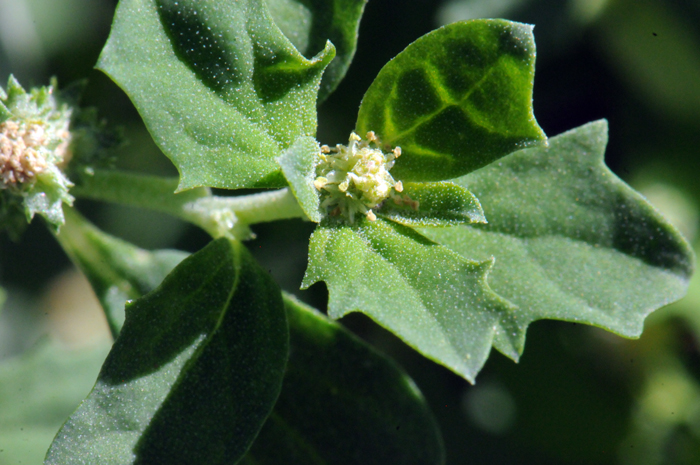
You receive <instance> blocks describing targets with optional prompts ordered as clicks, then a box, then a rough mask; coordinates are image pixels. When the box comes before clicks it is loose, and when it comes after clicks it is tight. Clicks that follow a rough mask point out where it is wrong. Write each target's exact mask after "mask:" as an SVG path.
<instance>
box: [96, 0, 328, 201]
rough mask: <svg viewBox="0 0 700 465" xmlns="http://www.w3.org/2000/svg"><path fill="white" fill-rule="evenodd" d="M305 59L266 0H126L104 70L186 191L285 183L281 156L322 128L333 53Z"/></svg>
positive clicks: (121, 5)
mask: <svg viewBox="0 0 700 465" xmlns="http://www.w3.org/2000/svg"><path fill="white" fill-rule="evenodd" d="M318 52H319V54H318V55H317V56H316V57H315V58H313V59H311V60H307V59H306V58H304V57H303V56H302V55H301V54H300V53H299V52H298V51H297V50H296V48H294V46H293V45H292V44H291V42H289V40H288V39H287V38H286V37H285V36H284V34H282V32H281V31H280V30H279V28H278V27H277V26H276V25H275V23H274V21H273V20H272V18H271V17H270V14H269V13H268V11H267V7H266V6H265V2H264V1H261V0H240V1H235V2H230V1H229V2H221V1H216V0H177V1H175V0H123V1H121V2H120V3H119V6H118V8H117V12H116V14H115V19H114V24H113V26H112V31H111V34H110V37H109V40H108V41H107V44H106V45H105V48H104V50H103V51H102V55H101V56H100V60H99V63H98V67H99V68H100V69H101V70H103V71H104V72H106V73H107V74H108V75H109V76H110V77H112V78H113V79H114V80H115V81H116V82H117V84H119V85H120V86H121V87H122V88H123V89H124V90H125V91H126V93H127V94H128V95H129V97H130V98H131V100H132V101H133V102H134V105H136V108H138V110H139V112H140V113H141V116H142V117H143V119H144V121H145V122H146V125H147V126H148V128H149V130H150V131H151V134H152V135H153V138H154V139H155V141H156V143H157V144H158V145H159V146H160V148H161V149H162V150H163V152H164V153H165V154H166V155H167V156H168V157H169V158H170V159H171V160H172V161H173V163H174V164H175V166H176V167H177V168H178V170H179V171H180V176H181V179H180V186H179V189H187V188H191V187H196V186H211V187H222V188H241V187H275V186H277V187H279V186H282V185H284V179H283V177H282V176H281V174H280V172H279V166H277V163H276V160H275V159H276V157H277V156H278V155H279V154H280V153H281V152H282V151H283V150H284V149H285V148H287V147H288V146H289V145H290V144H291V143H292V142H294V141H295V140H296V139H297V138H298V137H300V136H313V135H315V133H316V95H317V92H318V88H319V82H320V80H321V74H322V73H323V70H324V68H325V67H326V65H327V64H328V63H329V62H330V60H331V59H332V58H333V56H334V49H333V47H332V45H330V44H327V45H326V46H325V48H323V50H319V51H318Z"/></svg>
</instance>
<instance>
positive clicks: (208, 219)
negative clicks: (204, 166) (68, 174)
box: [71, 170, 307, 240]
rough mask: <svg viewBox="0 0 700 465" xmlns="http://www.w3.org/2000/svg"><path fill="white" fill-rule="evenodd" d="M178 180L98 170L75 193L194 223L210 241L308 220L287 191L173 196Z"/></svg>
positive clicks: (200, 191) (200, 190) (247, 235)
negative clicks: (279, 223) (253, 227)
mask: <svg viewBox="0 0 700 465" xmlns="http://www.w3.org/2000/svg"><path fill="white" fill-rule="evenodd" d="M177 184H178V182H177V179H176V178H163V177H158V176H146V175H140V174H132V173H127V172H123V171H114V170H96V171H95V172H94V174H92V175H90V176H85V177H84V178H83V179H82V182H81V183H80V184H79V185H76V186H75V187H74V188H72V189H71V194H73V195H75V196H76V197H80V198H85V199H92V200H102V201H106V202H115V203H121V204H124V205H129V206H132V207H140V208H147V209H150V210H156V211H160V212H163V213H167V214H170V215H173V216H175V217H177V218H180V219H182V220H184V221H188V222H190V223H193V224H195V225H197V226H199V227H201V228H202V229H204V230H205V231H206V232H208V233H209V234H210V235H211V236H212V237H214V238H217V237H222V236H226V237H230V238H234V239H239V240H243V239H249V238H251V237H253V234H252V233H251V231H250V229H249V228H248V226H249V225H251V224H255V223H263V222H268V221H275V220H282V219H289V218H303V219H307V218H306V215H305V214H304V212H303V210H302V209H301V207H300V206H299V203H298V202H297V200H296V198H295V197H294V195H293V194H292V193H291V192H290V190H289V189H286V188H285V189H280V190H275V191H270V192H262V193H259V194H252V195H244V196H234V197H219V196H213V195H212V194H211V191H210V190H209V189H208V188H204V187H199V188H195V189H191V190H188V191H184V192H179V193H174V191H175V189H177Z"/></svg>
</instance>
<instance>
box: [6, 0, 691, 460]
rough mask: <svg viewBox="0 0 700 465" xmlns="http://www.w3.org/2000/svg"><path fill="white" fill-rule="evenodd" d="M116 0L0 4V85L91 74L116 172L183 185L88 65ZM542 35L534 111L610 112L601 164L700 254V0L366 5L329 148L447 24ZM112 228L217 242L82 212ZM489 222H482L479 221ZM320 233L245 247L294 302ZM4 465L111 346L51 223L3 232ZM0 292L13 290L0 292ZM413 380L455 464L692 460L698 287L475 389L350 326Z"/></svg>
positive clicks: (50, 425)
mask: <svg viewBox="0 0 700 465" xmlns="http://www.w3.org/2000/svg"><path fill="white" fill-rule="evenodd" d="M116 3H117V2H116V0H0V83H2V86H3V87H4V86H5V83H6V82H7V77H8V76H9V74H10V73H12V74H14V75H15V76H16V77H17V78H18V79H19V80H20V82H21V83H22V84H23V85H25V87H29V86H31V85H44V84H46V83H47V82H48V79H49V78H50V77H51V76H57V77H58V80H59V83H62V84H64V85H65V84H68V83H70V82H72V81H75V80H80V79H88V80H89V84H88V86H87V89H86V92H85V95H84V102H83V103H84V104H85V105H89V106H95V107H97V108H98V109H99V112H100V115H101V116H102V117H103V118H105V119H107V120H108V121H109V123H110V124H111V125H114V126H122V127H123V128H124V131H125V133H126V137H127V139H128V141H129V143H128V144H127V145H126V146H124V147H122V148H120V149H119V154H118V156H119V159H118V160H119V161H118V166H119V167H120V168H124V169H131V170H138V171H142V172H148V173H154V174H162V175H174V174H176V171H175V170H174V168H173V167H172V165H171V164H170V162H169V161H168V160H167V159H166V158H165V157H164V156H163V155H162V154H161V153H160V152H159V150H158V149H157V147H155V145H154V144H153V142H152V141H151V139H150V136H149V135H148V133H147V131H146V130H145V128H144V126H143V124H142V122H141V120H140V119H139V117H138V114H137V112H136V111H135V109H134V108H133V106H132V105H131V103H130V102H129V100H128V99H127V98H126V96H125V95H124V94H123V93H122V92H121V91H120V90H119V88H117V86H116V85H114V84H113V83H111V81H109V79H107V78H106V77H105V76H104V75H102V74H101V73H100V72H97V71H95V70H93V69H92V67H93V65H94V63H95V61H96V59H97V56H98V54H99V52H100V49H101V47H102V45H103V44H104V42H105V40H106V38H107V34H108V32H109V25H110V22H111V18H112V15H113V12H114V8H115V6H116ZM480 17H501V18H506V19H511V20H517V21H522V22H527V23H531V24H535V25H536V28H535V38H536V41H537V50H538V54H537V73H536V79H535V91H534V106H535V115H536V116H537V118H538V121H539V122H540V125H541V126H542V127H543V129H544V130H545V132H546V133H547V134H548V135H549V136H553V135H556V134H558V133H561V132H563V131H566V130H568V129H572V128H574V127H576V126H579V125H581V124H583V123H586V122H589V121H592V120H595V119H599V118H607V119H608V121H609V122H610V143H609V145H608V150H607V155H606V159H607V162H608V164H609V166H610V167H611V168H612V169H613V170H614V171H615V172H616V173H617V174H618V175H619V176H620V177H621V178H622V179H624V180H625V181H627V182H629V183H630V184H631V185H632V186H633V187H635V188H637V189H638V190H640V191H641V192H642V193H643V194H644V195H646V196H647V198H648V199H649V200H650V201H651V202H652V203H653V204H654V205H655V206H656V207H657V208H658V209H659V210H661V211H662V212H663V213H664V214H666V215H667V216H668V217H669V218H670V219H671V221H672V222H673V223H674V224H676V226H678V227H679V228H680V229H681V231H682V232H683V233H684V234H685V236H686V237H687V238H688V240H689V241H690V242H691V243H693V244H694V246H695V249H696V251H697V250H698V245H700V243H699V242H698V240H697V228H698V205H699V204H700V182H698V181H697V178H698V174H700V156H698V155H699V154H698V147H700V27H698V24H700V2H698V1H697V0H668V1H664V0H447V1H436V0H411V1H406V0H370V2H369V4H368V5H367V8H366V14H365V17H364V19H363V21H362V24H361V27H360V39H359V46H358V51H357V55H356V58H355V61H354V63H353V64H352V66H351V68H350V71H349V73H348V75H347V77H346V79H345V80H344V81H343V83H342V84H341V85H340V87H339V88H338V90H337V91H336V92H335V94H333V95H332V96H331V97H330V98H329V99H328V101H327V102H326V103H324V104H323V106H322V107H321V108H320V114H319V140H321V141H322V142H323V143H328V144H335V143H337V142H339V141H344V140H346V139H347V135H348V133H349V132H350V131H351V130H352V129H353V127H354V122H355V117H356V114H357V108H358V106H359V103H360V100H361V98H362V95H363V93H364V91H365V90H366V89H367V87H368V86H369V84H370V83H371V82H372V80H373V79H374V77H375V76H376V74H377V72H378V71H379V69H380V68H381V67H382V65H383V64H385V63H386V62H387V61H388V60H389V59H391V58H392V57H393V56H395V55H396V54H397V53H399V52H400V51H401V50H403V48H404V47H406V45H408V44H409V43H410V42H411V41H413V40H415V39H416V38H418V37H419V36H421V35H423V34H425V33H427V32H429V31H430V30H432V29H434V28H436V27H438V26H440V25H442V24H447V23H450V22H453V21H458V20H464V19H470V18H480ZM77 206H78V208H80V209H81V211H83V212H84V213H85V214H86V215H87V216H88V217H89V218H90V219H91V220H92V221H94V222H95V223H97V224H98V225H99V226H100V227H102V228H104V229H105V230H107V231H108V232H110V233H112V234H114V235H116V236H119V237H121V238H124V239H127V240H130V241H133V242H134V243H136V244H137V245H139V246H141V247H145V248H164V247H174V248H179V249H184V250H189V251H195V250H197V249H199V248H200V247H202V246H203V245H204V244H205V243H206V241H207V236H206V235H205V234H204V233H203V232H201V231H199V230H197V229H195V228H193V227H190V226H188V225H185V224H183V223H181V222H179V221H177V220H173V219H171V218H169V217H167V216H163V215H159V214H154V213H152V212H143V211H139V210H134V209H130V208H125V207H117V206H112V205H101V204H96V203H90V202H80V201H79V202H78V203H77ZM487 214H488V212H487ZM311 230H312V227H311V225H310V224H305V223H302V222H299V221H288V222H279V223H274V224H269V225H260V226H258V227H256V228H255V231H256V233H257V234H258V239H256V240H255V241H252V242H250V243H248V246H249V248H250V250H251V251H252V252H253V254H254V255H255V256H256V257H257V258H258V259H259V260H260V262H261V263H262V264H263V266H264V267H265V268H267V269H269V270H270V271H271V272H272V274H273V275H274V276H275V278H276V279H277V280H278V282H279V283H280V285H281V286H282V287H283V288H284V289H286V290H288V291H291V292H295V293H297V295H299V296H300V297H301V298H302V299H303V300H305V301H307V302H309V303H311V304H313V305H315V306H316V307H318V308H320V309H324V306H325V300H326V298H327V296H326V291H325V288H324V287H323V286H322V285H316V286H314V287H313V288H312V289H310V290H309V291H305V292H301V291H298V286H299V283H300V282H301V277H302V276H303V272H304V269H305V264H306V262H305V260H306V248H307V241H308V236H309V234H310V233H311ZM0 285H1V286H2V287H3V288H4V290H5V294H6V296H5V297H6V299H5V303H4V306H3V308H2V311H0V465H4V464H17V463H24V464H39V463H41V460H42V457H43V454H44V452H45V450H46V448H47V447H48V444H49V442H50V441H51V438H52V436H53V434H55V431H56V430H57V429H58V428H59V426H60V424H61V423H62V421H63V420H64V419H65V417H66V416H67V415H69V414H70V412H71V411H72V410H73V409H74V408H75V406H77V403H78V402H79V401H80V399H81V398H82V397H84V396H85V395H86V393H87V392H88V391H89V389H90V387H91V385H92V383H93V382H94V379H95V377H96V375H97V371H98V370H99V366H100V364H101V360H103V359H104V356H105V353H106V350H108V348H109V340H108V333H107V330H106V325H105V323H104V321H103V319H102V318H101V314H100V312H99V309H98V308H97V304H96V302H95V299H94V297H92V295H91V293H90V290H89V287H88V286H87V284H86V283H85V281H84V280H82V279H81V278H80V276H79V275H78V274H77V273H76V272H75V271H74V270H73V268H72V267H71V265H70V262H69V261H68V259H67V258H66V256H65V255H64V254H63V252H62V251H61V250H60V248H59V247H58V245H57V243H56V242H55V240H54V239H53V237H52V236H51V235H50V234H49V233H48V232H47V231H46V230H45V228H44V226H43V224H41V221H38V220H37V221H35V222H34V223H33V224H32V225H31V226H30V228H29V229H28V230H27V232H26V233H25V235H24V236H23V238H22V239H21V241H20V242H18V243H13V242H11V241H10V240H9V239H8V238H7V237H2V238H0ZM0 298H2V296H0ZM344 322H345V323H346V325H347V326H349V327H351V328H352V329H353V330H355V331H356V332H357V333H358V334H360V335H361V336H362V337H364V338H365V339H367V340H369V341H371V342H372V343H373V344H375V345H376V346H377V347H379V348H380V349H381V350H383V351H384V352H386V353H388V354H390V355H391V356H393V357H394V358H396V359H397V360H398V361H399V363H400V364H401V365H403V366H404V368H405V369H406V370H407V371H408V372H409V373H410V374H411V376H413V378H414V379H415V380H416V382H417V384H418V385H419V386H420V387H421V389H422V390H423V392H424V393H425V395H426V396H427V398H428V400H429V402H430V403H431V405H432V407H433V411H434V412H435V415H436V417H437V418H438V421H439V423H440V425H441V428H442V433H443V436H444V439H445V444H446V448H447V463H449V464H490V465H491V464H624V465H647V464H648V465H652V464H653V465H657V464H697V463H700V383H699V381H700V345H699V341H700V339H699V338H700V283H698V280H697V279H696V280H694V281H693V283H692V284H691V289H690V293H689V296H688V297H686V298H685V299H684V300H683V301H681V302H679V303H676V304H673V305H671V306H669V307H666V308H664V309H661V310H658V311H657V312H655V313H654V314H653V315H652V316H651V317H650V318H649V319H648V320H647V324H646V328H645V332H644V335H643V336H642V338H641V339H639V340H636V341H629V340H624V339H621V338H619V337H617V336H614V335H611V334H608V333H605V332H604V331H602V330H599V329H595V328H590V327H584V326H580V325H575V324H569V323H561V322H551V321H546V322H538V323H536V324H534V325H533V326H532V327H531V328H530V330H529V332H528V339H527V344H526V349H525V354H524V356H523V358H522V361H521V362H520V364H517V365H516V364H514V363H512V362H511V361H509V360H507V359H505V357H503V356H501V355H500V354H496V353H494V354H493V355H492V357H491V359H490V360H489V362H488V363H487V365H486V367H485V369H484V370H483V372H482V373H481V374H480V376H479V377H478V379H477V384H476V385H475V386H470V385H469V384H468V383H467V382H466V381H464V380H462V379H461V378H459V377H457V376H455V375H453V374H452V373H450V372H449V371H447V370H445V369H443V368H441V367H439V366H437V365H435V364H433V363H431V362H429V361H427V360H425V359H423V358H422V357H420V356H419V355H417V354H416V353H414V352H413V351H411V350H410V349H408V348H406V347H405V346H404V345H403V344H402V343H401V342H400V341H398V340H397V339H396V338H394V337H393V336H391V335H389V334H388V333H387V332H386V331H384V330H382V329H381V328H379V327H377V326H376V325H374V324H373V323H372V322H371V321H370V320H368V319H367V318H366V317H363V316H361V315H351V316H350V317H347V318H345V319H344Z"/></svg>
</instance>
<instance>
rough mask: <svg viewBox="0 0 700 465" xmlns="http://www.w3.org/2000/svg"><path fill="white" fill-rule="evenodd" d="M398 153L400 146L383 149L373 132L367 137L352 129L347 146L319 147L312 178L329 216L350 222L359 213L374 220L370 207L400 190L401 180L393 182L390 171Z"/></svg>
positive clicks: (379, 204) (401, 187)
mask: <svg viewBox="0 0 700 465" xmlns="http://www.w3.org/2000/svg"><path fill="white" fill-rule="evenodd" d="M400 155H401V148H400V147H396V148H395V149H394V150H393V151H391V152H389V153H384V152H382V150H381V149H380V143H379V140H378V139H377V136H376V135H375V134H374V132H369V133H367V138H366V140H362V138H361V137H360V136H358V135H357V134H355V133H354V132H353V133H352V134H350V141H349V143H348V145H347V146H345V145H341V144H338V145H337V146H336V147H335V148H333V149H331V148H329V147H328V146H327V145H324V146H322V147H321V155H320V157H321V162H320V163H319V164H318V165H317V167H316V176H317V177H316V180H315V181H314V186H315V187H316V189H318V190H319V191H321V193H322V201H321V207H322V208H325V209H326V210H327V211H328V212H329V214H330V215H331V216H339V215H340V216H342V217H344V218H346V219H348V220H349V221H350V222H351V223H352V222H353V221H354V220H355V215H360V214H361V215H364V216H366V217H367V219H369V220H370V221H374V220H376V219H377V217H376V215H375V214H374V212H373V211H372V210H373V209H374V210H376V209H377V208H379V207H380V206H381V204H382V203H383V202H384V201H385V200H386V199H387V198H389V197H390V196H392V195H393V194H394V192H401V191H402V190H403V186H402V184H401V181H399V182H396V181H395V180H394V178H393V177H392V176H391V174H390V173H389V170H391V168H392V167H393V166H394V161H395V160H396V158H398V157H399V156H400Z"/></svg>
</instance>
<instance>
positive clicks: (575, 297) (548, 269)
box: [424, 121, 694, 337]
mask: <svg viewBox="0 0 700 465" xmlns="http://www.w3.org/2000/svg"><path fill="white" fill-rule="evenodd" d="M606 143H607V124H606V122H605V121H598V122H594V123H589V124H588V125H585V126H582V127H580V128H577V129H574V130H572V131H569V132H567V133H564V134H562V135H560V136H557V137H555V138H552V139H550V147H549V148H536V149H530V150H524V151H521V152H517V153H514V154H512V155H510V156H509V157H506V158H504V159H502V160H500V161H499V162H497V163H495V164H494V165H492V166H489V167H486V168H484V169H482V170H479V171H476V172H474V173H471V174H469V175H467V176H465V177H463V178H461V179H459V180H458V181H457V182H458V183H459V184H460V185H463V186H467V185H468V186H469V187H470V188H471V189H473V191H474V192H475V194H476V195H478V196H479V199H480V200H481V202H482V205H483V206H484V210H485V213H486V216H487V218H488V219H489V224H488V225H479V226H465V227H462V226H459V227H456V228H449V229H445V230H424V233H425V234H426V235H428V236H429V237H430V238H432V239H433V240H436V241H438V242H439V243H441V244H443V245H445V246H446V247H449V248H451V249H452V250H454V251H456V252H457V253H460V254H463V255H465V256H469V257H472V258H477V259H478V258H480V257H483V256H495V257H496V265H495V266H494V268H493V270H492V272H491V274H490V276H489V283H490V285H491V286H492V288H493V289H494V290H495V291H496V292H498V293H499V295H502V296H504V297H505V298H507V299H509V300H510V301H512V302H513V303H514V304H516V305H518V307H519V310H518V312H517V315H518V326H519V327H520V328H522V331H523V337H524V330H525V328H526V327H527V325H528V324H529V323H530V322H532V321H535V320H538V319H542V318H551V319H560V320H568V321H576V322H583V323H587V324H593V325H596V326H599V327H602V328H605V329H607V330H609V331H612V332H615V333H617V334H620V335H622V336H625V337H638V336H639V335H640V334H641V331H642V328H643V321H644V318H645V317H646V316H647V315H648V314H649V313H650V312H651V311H653V310H654V309H656V308H658V307H661V306H663V305H666V304H668V303H670V302H672V301H674V300H677V299H679V298H680V297H682V295H683V294H684V293H685V290H686V288H687V282H688V279H689V277H690V274H691V273H692V270H693V267H694V263H693V262H694V259H693V253H692V251H691V249H690V247H689V246H688V244H687V243H686V242H685V240H684V239H683V238H682V237H681V236H680V234H679V233H678V232H677V231H676V230H675V228H673V227H672V226H671V225H670V224H668V223H667V222H666V220H665V219H663V217H661V215H660V214H659V213H658V212H656V211H655V210H654V209H653V207H651V206H650V205H649V204H648V203H647V202H646V200H644V199H643V198H642V197H641V196H640V195H639V194H637V193H636V192H634V191H633V190H632V189H631V188H630V187H629V186H627V185H626V184H624V182H622V181H621V180H620V179H618V178H617V177H616V176H615V175H614V174H613V173H612V172H611V171H610V170H609V169H608V168H607V167H606V166H605V165H604V162H603V155H604V151H605V145H606ZM562 257H565V259H562Z"/></svg>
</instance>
